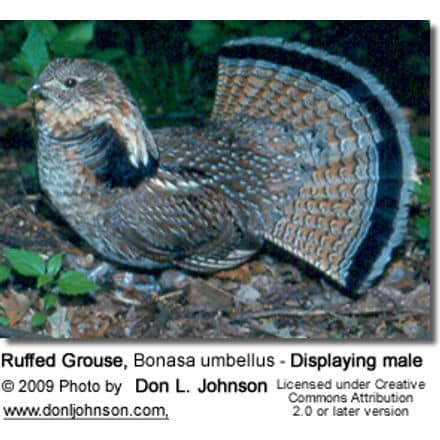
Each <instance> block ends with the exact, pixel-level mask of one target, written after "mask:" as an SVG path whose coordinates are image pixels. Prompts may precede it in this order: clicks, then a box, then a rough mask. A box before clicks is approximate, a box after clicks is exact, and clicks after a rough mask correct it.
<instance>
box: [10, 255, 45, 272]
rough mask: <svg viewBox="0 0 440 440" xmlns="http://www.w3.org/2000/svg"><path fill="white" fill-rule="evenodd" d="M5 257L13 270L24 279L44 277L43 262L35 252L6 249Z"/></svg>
mask: <svg viewBox="0 0 440 440" xmlns="http://www.w3.org/2000/svg"><path fill="white" fill-rule="evenodd" d="M5 256H6V258H7V259H8V261H9V262H10V263H11V265H12V267H13V268H14V270H16V271H17V272H18V273H19V274H20V275H23V276H25V277H38V276H40V275H44V273H45V264H44V260H43V259H42V258H41V257H40V255H38V254H37V253H35V252H30V251H25V250H21V249H6V250H5Z"/></svg>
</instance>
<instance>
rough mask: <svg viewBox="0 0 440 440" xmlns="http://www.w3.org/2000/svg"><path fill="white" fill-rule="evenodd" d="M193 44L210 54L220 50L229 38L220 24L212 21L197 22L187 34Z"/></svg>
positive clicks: (193, 23) (194, 22)
mask: <svg viewBox="0 0 440 440" xmlns="http://www.w3.org/2000/svg"><path fill="white" fill-rule="evenodd" d="M187 37H188V39H189V40H190V41H191V43H192V44H193V45H194V46H196V47H199V48H201V49H202V50H203V51H204V52H207V53H210V52H214V51H216V50H218V48H219V47H220V46H221V44H222V43H223V41H224V40H225V39H227V36H226V35H225V34H224V32H222V29H221V27H220V25H219V24H217V23H215V22H213V21H210V20H195V21H193V22H192V26H191V29H190V30H189V31H188V33H187Z"/></svg>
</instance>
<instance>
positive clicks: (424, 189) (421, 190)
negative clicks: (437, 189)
mask: <svg viewBox="0 0 440 440" xmlns="http://www.w3.org/2000/svg"><path fill="white" fill-rule="evenodd" d="M414 194H415V195H416V197H417V200H418V201H419V203H421V204H422V205H426V204H428V203H429V202H430V201H431V179H430V178H429V177H422V183H421V184H419V185H416V187H415V189H414Z"/></svg>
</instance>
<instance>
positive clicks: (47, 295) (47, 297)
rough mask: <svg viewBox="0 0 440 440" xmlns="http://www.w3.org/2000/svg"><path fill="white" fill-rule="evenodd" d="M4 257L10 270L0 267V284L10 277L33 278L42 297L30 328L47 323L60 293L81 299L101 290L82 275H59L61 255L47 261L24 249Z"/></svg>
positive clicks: (5, 253) (0, 319)
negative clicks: (15, 274) (14, 275)
mask: <svg viewBox="0 0 440 440" xmlns="http://www.w3.org/2000/svg"><path fill="white" fill-rule="evenodd" d="M4 255H5V257H6V259H7V261H8V263H9V264H10V266H7V265H4V264H0V283H4V282H6V281H7V280H8V279H10V278H11V273H13V272H16V273H17V274H18V275H21V276H24V277H28V278H35V280H36V288H37V289H39V290H40V292H41V293H42V295H43V310H40V311H37V312H36V313H35V314H34V315H33V316H32V326H33V327H34V328H41V327H43V326H44V324H45V323H46V315H47V313H50V312H51V311H52V310H53V309H54V308H55V306H56V303H57V302H58V295H56V294H55V293H54V292H59V293H60V294H62V295H69V296H74V295H84V294H88V293H91V292H95V291H97V290H99V289H100V286H99V285H98V284H96V283H94V282H93V281H92V280H90V279H89V278H88V277H87V276H86V275H85V274H83V273H80V272H76V271H74V270H69V271H66V272H63V273H61V270H62V264H63V255H62V254H56V255H53V256H52V257H51V258H49V260H48V261H47V264H46V262H45V260H44V259H43V258H42V257H41V255H39V254H37V253H36V252H31V251H26V250H24V249H6V250H5V251H4ZM2 316H3V315H2V313H1V310H0V321H2V319H3V324H1V322H0V325H7V324H6V318H2Z"/></svg>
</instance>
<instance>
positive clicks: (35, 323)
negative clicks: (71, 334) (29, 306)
mask: <svg viewBox="0 0 440 440" xmlns="http://www.w3.org/2000/svg"><path fill="white" fill-rule="evenodd" d="M44 324H46V314H45V313H43V312H37V313H35V314H34V316H32V327H34V328H41V327H43V326H44Z"/></svg>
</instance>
